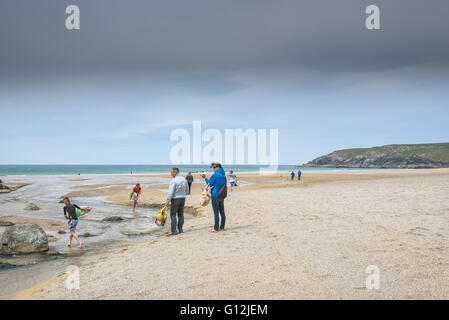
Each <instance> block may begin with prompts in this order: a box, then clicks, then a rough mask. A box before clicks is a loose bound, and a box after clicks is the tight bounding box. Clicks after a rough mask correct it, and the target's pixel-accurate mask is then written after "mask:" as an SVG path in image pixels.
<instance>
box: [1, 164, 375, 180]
mask: <svg viewBox="0 0 449 320" xmlns="http://www.w3.org/2000/svg"><path fill="white" fill-rule="evenodd" d="M172 167H178V168H179V169H180V171H181V172H182V173H185V172H192V173H196V172H203V171H205V172H209V171H210V170H211V169H210V168H209V166H208V165H158V164H155V165H126V164H121V165H79V164H76V165H75V164H74V165H60V164H43V165H34V164H33V165H30V164H23V165H9V164H6V165H0V178H1V177H2V176H3V177H5V176H16V175H91V174H150V173H167V174H168V173H169V172H170V169H171V168H172ZM223 168H224V169H225V171H229V170H234V172H236V173H238V172H259V171H260V170H261V169H262V170H263V169H264V168H268V166H266V165H223ZM299 168H301V171H304V172H307V171H347V170H364V169H359V168H355V169H353V168H308V167H305V168H302V167H300V166H298V165H279V166H278V168H277V170H278V171H279V172H289V171H292V170H295V171H297V170H298V169H299ZM365 170H366V169H365ZM370 170H372V169H370Z"/></svg>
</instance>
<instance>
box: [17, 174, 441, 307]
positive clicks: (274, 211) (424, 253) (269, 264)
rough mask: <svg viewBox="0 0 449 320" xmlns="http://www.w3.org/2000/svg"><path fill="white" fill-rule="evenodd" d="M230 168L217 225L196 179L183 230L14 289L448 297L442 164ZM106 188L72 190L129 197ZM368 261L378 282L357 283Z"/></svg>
mask: <svg viewBox="0 0 449 320" xmlns="http://www.w3.org/2000/svg"><path fill="white" fill-rule="evenodd" d="M238 176H239V179H240V184H241V187H238V188H236V190H235V192H232V193H229V194H228V198H227V199H226V200H225V208H226V214H227V219H228V220H227V230H226V231H224V232H220V233H218V234H212V233H209V232H208V230H209V229H210V228H211V226H212V224H213V218H212V217H213V214H212V208H211V206H210V205H209V206H208V207H205V208H202V207H200V206H199V192H200V188H201V184H199V183H197V184H194V188H193V194H192V195H191V196H190V197H189V198H188V200H187V206H188V209H189V211H190V212H192V213H194V214H196V219H195V220H194V221H193V222H191V223H189V225H188V226H187V227H186V228H185V233H184V234H183V235H180V236H175V237H166V236H162V237H158V238H153V239H145V240H144V239H142V240H141V241H138V242H135V243H132V244H129V245H128V246H127V247H126V248H124V249H122V250H120V251H117V252H112V253H110V254H108V255H107V256H105V257H102V258H101V259H99V260H97V261H96V262H94V263H90V264H89V265H82V266H80V290H72V291H69V290H67V289H66V287H65V280H66V276H65V275H60V276H59V277H58V278H56V279H55V280H54V281H51V282H49V283H47V284H45V285H41V286H39V287H38V288H34V289H33V288H32V289H31V290H28V291H27V292H25V293H22V294H21V295H20V296H18V297H19V298H21V299H25V298H26V299H313V298H318V299H349V298H354V299H447V298H449V290H448V289H449V277H448V276H449V274H448V271H447V270H448V267H449V256H448V254H447V252H448V236H449V233H448V228H449V227H448V225H447V218H448V216H449V198H448V197H447V195H448V194H449V170H448V169H435V170H434V169H432V170H430V169H429V170H385V171H360V172H354V171H351V172H326V173H305V174H304V175H303V177H302V181H301V182H299V183H298V182H297V181H293V182H291V181H289V175H288V174H278V175H275V176H259V175H257V174H239V175H238ZM164 177H166V176H164ZM136 178H137V179H138V176H136ZM195 178H196V180H197V181H198V177H197V176H195ZM103 187H105V188H102V189H96V188H95V186H92V185H90V186H86V187H80V188H78V190H75V191H72V192H71V196H77V197H82V196H83V195H85V194H84V193H89V194H90V195H92V193H93V192H98V193H99V194H101V196H106V198H107V199H108V200H109V201H111V202H113V203H116V204H123V203H128V204H129V201H128V200H127V199H126V193H124V190H126V188H125V186H124V185H114V186H113V187H111V188H108V186H103ZM166 189H167V185H166V184H164V183H161V184H160V185H152V186H151V187H148V188H144V191H143V192H144V194H143V196H142V198H141V199H142V204H143V206H148V207H151V206H159V205H160V204H161V203H162V202H163V201H164V197H165V192H166ZM168 223H170V222H169V221H168ZM370 265H375V266H377V267H378V268H379V270H380V289H379V290H368V289H366V287H365V281H366V278H367V276H368V274H366V273H365V270H366V268H367V267H368V266H370Z"/></svg>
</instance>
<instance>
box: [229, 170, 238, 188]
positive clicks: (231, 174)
mask: <svg viewBox="0 0 449 320" xmlns="http://www.w3.org/2000/svg"><path fill="white" fill-rule="evenodd" d="M228 176H229V184H230V186H231V192H232V189H233V188H234V187H235V186H237V175H236V174H235V173H234V171H233V170H231V171H229V174H228Z"/></svg>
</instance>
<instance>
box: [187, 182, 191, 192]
mask: <svg viewBox="0 0 449 320" xmlns="http://www.w3.org/2000/svg"><path fill="white" fill-rule="evenodd" d="M187 184H188V185H189V194H190V188H191V187H192V182H187Z"/></svg>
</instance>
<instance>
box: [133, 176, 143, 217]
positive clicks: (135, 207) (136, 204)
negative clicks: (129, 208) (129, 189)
mask: <svg viewBox="0 0 449 320" xmlns="http://www.w3.org/2000/svg"><path fill="white" fill-rule="evenodd" d="M133 192H134V193H135V194H136V196H135V197H134V205H133V212H137V211H138V209H139V202H138V201H139V196H140V195H141V194H142V188H141V187H140V183H137V184H136V186H135V187H134V188H133Z"/></svg>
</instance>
